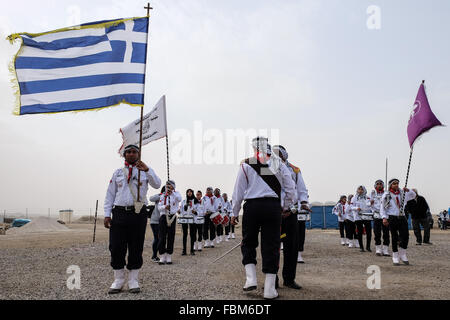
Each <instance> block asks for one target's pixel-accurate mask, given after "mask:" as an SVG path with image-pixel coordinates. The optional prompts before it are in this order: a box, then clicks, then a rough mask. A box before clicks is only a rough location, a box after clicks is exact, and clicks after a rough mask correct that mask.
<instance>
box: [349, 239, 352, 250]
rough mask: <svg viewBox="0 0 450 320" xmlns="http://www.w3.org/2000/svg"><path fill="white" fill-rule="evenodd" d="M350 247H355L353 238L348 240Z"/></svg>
mask: <svg viewBox="0 0 450 320" xmlns="http://www.w3.org/2000/svg"><path fill="white" fill-rule="evenodd" d="M348 247H349V248H353V240H352V239H350V240H348Z"/></svg>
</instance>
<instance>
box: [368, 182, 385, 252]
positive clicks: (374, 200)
mask: <svg viewBox="0 0 450 320" xmlns="http://www.w3.org/2000/svg"><path fill="white" fill-rule="evenodd" d="M374 188H375V189H374V190H372V192H371V195H370V205H371V207H372V212H373V234H374V235H375V253H376V255H377V256H381V255H383V256H386V257H389V256H390V254H389V227H387V226H385V225H384V224H383V219H382V218H381V215H380V206H381V198H382V197H383V194H384V182H383V180H377V181H375V185H374ZM381 232H383V245H381Z"/></svg>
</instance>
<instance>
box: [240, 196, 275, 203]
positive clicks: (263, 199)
mask: <svg viewBox="0 0 450 320" xmlns="http://www.w3.org/2000/svg"><path fill="white" fill-rule="evenodd" d="M254 201H277V202H280V199H279V198H275V197H264V198H253V199H245V202H254Z"/></svg>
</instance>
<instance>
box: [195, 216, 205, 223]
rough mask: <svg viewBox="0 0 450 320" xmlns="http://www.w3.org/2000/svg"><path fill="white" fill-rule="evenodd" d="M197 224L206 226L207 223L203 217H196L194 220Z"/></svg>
mask: <svg viewBox="0 0 450 320" xmlns="http://www.w3.org/2000/svg"><path fill="white" fill-rule="evenodd" d="M194 222H195V224H204V223H205V217H203V216H196V217H195V219H194Z"/></svg>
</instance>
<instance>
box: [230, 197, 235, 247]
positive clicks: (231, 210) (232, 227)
mask: <svg viewBox="0 0 450 320" xmlns="http://www.w3.org/2000/svg"><path fill="white" fill-rule="evenodd" d="M230 207H231V209H230V221H231V216H232V215H233V199H231V200H230ZM229 225H230V232H231V239H236V234H235V233H234V229H235V228H234V224H231V223H230V224H229Z"/></svg>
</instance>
